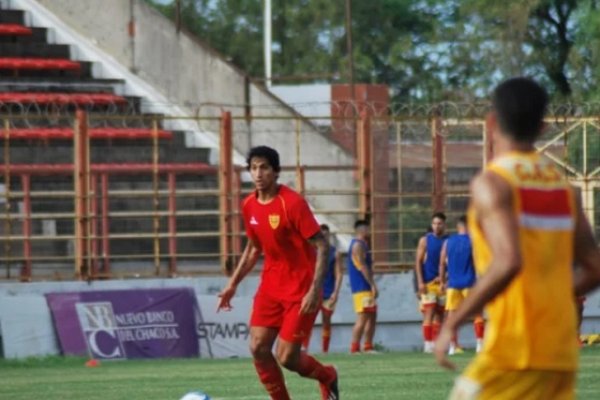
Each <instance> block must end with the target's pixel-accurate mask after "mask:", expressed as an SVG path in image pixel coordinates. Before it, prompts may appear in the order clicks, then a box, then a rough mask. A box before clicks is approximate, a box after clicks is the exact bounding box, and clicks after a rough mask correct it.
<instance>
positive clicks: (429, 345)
mask: <svg viewBox="0 0 600 400" xmlns="http://www.w3.org/2000/svg"><path fill="white" fill-rule="evenodd" d="M434 312H435V304H427V303H425V304H423V344H424V347H423V351H425V353H431V352H432V351H433V326H432V323H433V314H434Z"/></svg>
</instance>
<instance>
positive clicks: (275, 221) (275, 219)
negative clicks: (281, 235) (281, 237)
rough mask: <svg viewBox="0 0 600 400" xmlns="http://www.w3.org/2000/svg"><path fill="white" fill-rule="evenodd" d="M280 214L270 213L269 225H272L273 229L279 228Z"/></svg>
mask: <svg viewBox="0 0 600 400" xmlns="http://www.w3.org/2000/svg"><path fill="white" fill-rule="evenodd" d="M279 221H280V218H279V214H270V215H269V225H271V228H273V229H277V227H278V226H279Z"/></svg>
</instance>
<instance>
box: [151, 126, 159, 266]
mask: <svg viewBox="0 0 600 400" xmlns="http://www.w3.org/2000/svg"><path fill="white" fill-rule="evenodd" d="M159 178H160V177H159V175H158V122H157V121H156V119H153V120H152V191H153V196H152V199H153V201H152V203H153V205H154V218H153V228H154V241H153V243H154V275H156V276H158V275H160V215H159V213H158V212H159V209H160V199H159V194H158V189H159V187H158V186H159Z"/></svg>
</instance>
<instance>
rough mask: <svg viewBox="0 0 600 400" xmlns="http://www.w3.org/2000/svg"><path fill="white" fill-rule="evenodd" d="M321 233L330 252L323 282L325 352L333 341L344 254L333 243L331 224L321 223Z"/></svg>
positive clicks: (322, 334) (323, 344)
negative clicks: (333, 319)
mask: <svg viewBox="0 0 600 400" xmlns="http://www.w3.org/2000/svg"><path fill="white" fill-rule="evenodd" d="M321 233H322V234H323V236H324V237H325V240H327V243H329V252H328V254H327V272H326V273H325V281H324V283H323V304H322V305H321V319H322V322H323V326H322V329H321V350H322V351H323V353H328V352H329V342H330V341H331V316H332V315H333V313H334V311H335V306H336V304H337V301H338V296H339V294H340V289H341V288H342V279H343V278H344V273H343V271H342V254H341V253H340V252H339V251H337V248H336V247H335V246H334V245H333V244H332V243H331V231H330V230H329V225H327V224H322V225H321ZM309 341H310V335H309V336H308V337H307V338H306V341H305V343H304V344H303V347H304V349H306V350H308V345H309Z"/></svg>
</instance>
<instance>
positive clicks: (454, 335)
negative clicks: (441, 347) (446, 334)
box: [452, 333, 458, 347]
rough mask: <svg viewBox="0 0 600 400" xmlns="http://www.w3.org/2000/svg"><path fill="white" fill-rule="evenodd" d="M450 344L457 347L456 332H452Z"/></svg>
mask: <svg viewBox="0 0 600 400" xmlns="http://www.w3.org/2000/svg"><path fill="white" fill-rule="evenodd" d="M452 344H453V345H454V346H455V347H458V334H456V333H454V334H453V335H452Z"/></svg>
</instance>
